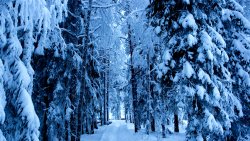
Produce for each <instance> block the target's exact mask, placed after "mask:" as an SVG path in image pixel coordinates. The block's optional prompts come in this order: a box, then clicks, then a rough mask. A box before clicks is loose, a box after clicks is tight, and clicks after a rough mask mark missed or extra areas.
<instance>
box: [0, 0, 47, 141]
mask: <svg viewBox="0 0 250 141" xmlns="http://www.w3.org/2000/svg"><path fill="white" fill-rule="evenodd" d="M45 4H46V3H45V1H43V0H42V1H1V3H0V5H1V59H2V60H3V65H4V72H3V78H4V80H3V81H4V89H5V92H6V101H7V106H6V108H5V113H6V116H7V117H8V118H7V119H6V121H5V124H4V125H3V126H2V127H3V134H4V136H5V137H6V139H7V140H38V137H39V131H38V129H39V126H40V122H39V119H38V117H37V114H36V112H35V110H34V105H33V102H32V99H31V94H32V85H33V79H32V78H33V73H34V72H33V69H32V67H31V65H30V62H31V55H32V53H33V50H34V46H33V45H34V43H35V41H36V40H35V39H36V37H37V36H38V34H39V35H42V34H40V33H39V32H40V31H41V29H44V30H46V29H47V26H46V23H47V22H48V18H47V17H49V12H48V9H47V8H46V7H45ZM3 104H4V103H3Z"/></svg>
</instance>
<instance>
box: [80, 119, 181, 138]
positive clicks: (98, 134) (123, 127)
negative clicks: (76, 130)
mask: <svg viewBox="0 0 250 141" xmlns="http://www.w3.org/2000/svg"><path fill="white" fill-rule="evenodd" d="M166 136H167V137H166V138H162V137H161V133H160V132H155V133H150V134H149V135H147V134H146V133H145V130H143V129H142V130H141V131H140V132H139V133H134V125H133V124H132V123H126V122H125V121H124V120H113V121H112V124H110V125H107V126H101V127H99V129H97V130H95V134H93V135H82V136H81V141H185V133H183V132H181V133H173V134H171V135H169V134H167V135H166Z"/></svg>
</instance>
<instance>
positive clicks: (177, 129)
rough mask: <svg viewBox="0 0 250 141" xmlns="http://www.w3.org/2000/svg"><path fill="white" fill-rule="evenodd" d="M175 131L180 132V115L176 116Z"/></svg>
mask: <svg viewBox="0 0 250 141" xmlns="http://www.w3.org/2000/svg"><path fill="white" fill-rule="evenodd" d="M174 131H175V132H179V118H178V114H174Z"/></svg>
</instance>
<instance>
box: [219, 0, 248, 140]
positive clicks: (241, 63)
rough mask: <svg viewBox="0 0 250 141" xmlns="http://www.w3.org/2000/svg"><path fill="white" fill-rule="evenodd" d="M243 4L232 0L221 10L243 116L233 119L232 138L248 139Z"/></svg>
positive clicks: (245, 40) (245, 24) (246, 24)
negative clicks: (234, 120)
mask: <svg viewBox="0 0 250 141" xmlns="http://www.w3.org/2000/svg"><path fill="white" fill-rule="evenodd" d="M243 13H244V11H243V7H242V6H240V5H239V4H237V3H235V2H233V1H231V2H229V3H228V5H227V6H226V7H225V8H224V9H223V11H222V23H223V25H224V27H225V28H224V30H223V37H224V39H225V41H226V43H227V49H226V50H227V52H228V55H229V56H230V57H229V60H230V63H228V64H227V67H228V68H229V71H230V72H231V75H232V79H233V83H232V87H233V89H232V92H233V93H234V94H236V96H237V97H238V98H239V99H240V101H241V104H242V110H243V114H244V116H243V117H241V118H239V119H238V120H237V121H236V122H234V124H233V127H232V133H233V134H232V136H231V139H232V140H237V139H238V140H243V139H245V140H249V139H250V129H249V125H250V122H249V119H250V108H249V106H247V105H248V104H249V102H250V93H249V92H250V91H249V89H250V38H249V37H250V22H249V21H248V20H247V19H246V18H245V17H244V16H243Z"/></svg>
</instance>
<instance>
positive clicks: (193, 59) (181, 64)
mask: <svg viewBox="0 0 250 141" xmlns="http://www.w3.org/2000/svg"><path fill="white" fill-rule="evenodd" d="M231 3H235V1H234V0H229V1H227V2H225V1H217V0H209V1H207V0H205V1H194V0H164V1H153V2H152V3H151V4H150V5H149V7H148V17H149V18H150V22H151V25H152V26H154V27H155V28H156V32H157V34H159V35H160V36H161V37H162V38H163V39H164V40H165V49H164V54H163V57H162V63H161V64H160V65H159V70H160V71H159V74H158V75H159V77H161V78H162V79H164V81H165V82H164V85H167V86H168V87H172V88H173V87H174V86H175V85H180V88H181V90H182V93H181V94H179V96H180V97H179V98H185V99H186V102H185V103H184V104H186V105H187V107H189V108H188V109H187V113H188V127H187V139H188V140H193V139H194V140H214V139H216V140H225V139H226V138H227V137H228V136H229V130H230V128H231V122H232V120H234V119H235V118H236V117H237V116H242V111H241V110H242V109H241V105H240V103H239V100H238V99H237V97H236V96H235V95H234V93H232V79H231V76H230V72H229V71H228V69H227V68H226V67H225V65H226V64H227V63H228V61H229V56H228V55H227V52H226V47H227V44H226V42H225V40H224V38H223V36H222V35H221V33H222V30H223V29H225V27H224V24H223V22H222V19H223V17H222V13H223V9H224V8H229V9H232V7H231V6H230V4H231ZM235 4H236V3H235Z"/></svg>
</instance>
